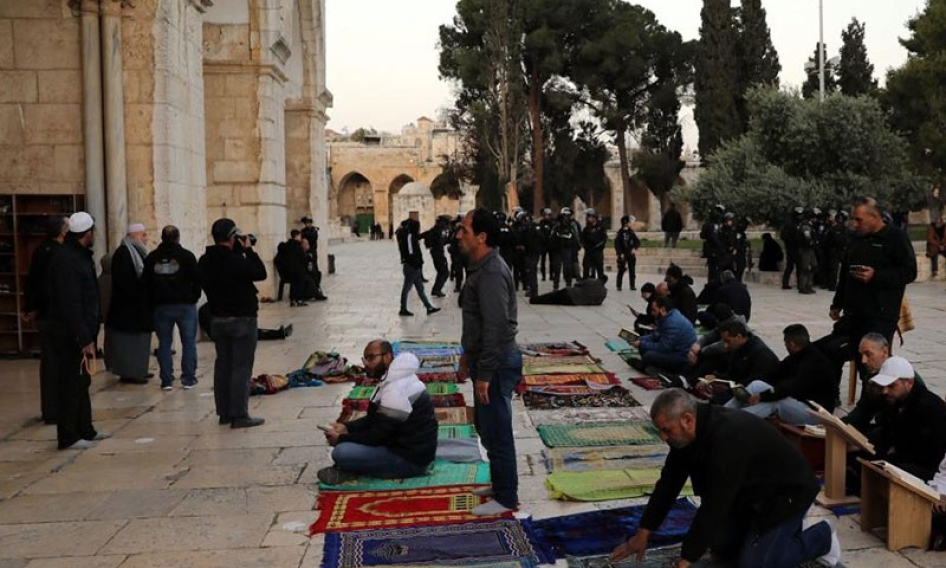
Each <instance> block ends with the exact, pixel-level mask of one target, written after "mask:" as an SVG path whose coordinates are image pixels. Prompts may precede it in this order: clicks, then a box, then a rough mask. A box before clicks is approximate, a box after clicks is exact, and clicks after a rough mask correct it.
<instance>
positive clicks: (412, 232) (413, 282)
mask: <svg viewBox="0 0 946 568" xmlns="http://www.w3.org/2000/svg"><path fill="white" fill-rule="evenodd" d="M419 233H420V223H418V222H417V220H416V219H405V220H404V222H403V223H401V226H400V228H398V230H397V232H396V233H395V236H396V237H397V248H398V250H399V251H400V253H401V267H402V270H403V272H404V285H403V286H401V311H400V312H399V313H398V315H400V316H412V315H414V314H413V313H412V312H410V311H408V309H407V295H408V294H410V292H411V288H412V287H413V288H414V289H416V290H417V295H418V296H419V297H420V301H421V302H422V303H423V304H424V307H425V308H427V315H430V314H435V313H437V312H439V311H440V308H436V307H434V305H433V304H431V303H430V300H428V299H427V294H425V293H424V253H423V252H421V250H420V244H419V243H418V242H417V241H418V235H419Z"/></svg>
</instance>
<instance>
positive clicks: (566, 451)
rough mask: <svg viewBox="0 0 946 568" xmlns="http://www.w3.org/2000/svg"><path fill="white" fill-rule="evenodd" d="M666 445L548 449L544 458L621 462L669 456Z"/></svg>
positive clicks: (544, 451)
mask: <svg viewBox="0 0 946 568" xmlns="http://www.w3.org/2000/svg"><path fill="white" fill-rule="evenodd" d="M668 451H669V448H668V447H667V446H666V445H665V444H659V445H649V446H603V447H600V448H546V449H544V450H542V456H543V457H544V458H546V459H550V460H560V461H598V460H621V459H627V458H648V457H653V456H664V455H667V452H668Z"/></svg>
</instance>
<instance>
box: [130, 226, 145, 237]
mask: <svg viewBox="0 0 946 568" xmlns="http://www.w3.org/2000/svg"><path fill="white" fill-rule="evenodd" d="M127 232H128V234H129V235H131V234H133V233H143V232H145V226H144V225H142V224H141V223H132V224H131V225H128V231H127Z"/></svg>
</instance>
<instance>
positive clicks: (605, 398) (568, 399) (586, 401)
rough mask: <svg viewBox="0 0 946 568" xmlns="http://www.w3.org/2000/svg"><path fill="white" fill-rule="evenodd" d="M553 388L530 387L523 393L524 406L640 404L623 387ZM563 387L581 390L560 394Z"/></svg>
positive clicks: (566, 406) (621, 405) (601, 406)
mask: <svg viewBox="0 0 946 568" xmlns="http://www.w3.org/2000/svg"><path fill="white" fill-rule="evenodd" d="M550 389H554V390H553V391H552V392H548V389H545V388H543V389H536V388H532V389H530V390H529V391H528V392H525V393H523V395H522V402H523V403H525V405H526V407H528V408H530V409H532V410H551V409H557V408H622V407H631V406H640V405H641V403H639V402H637V399H635V398H634V395H632V394H631V393H630V391H628V390H627V389H625V388H624V387H613V388H610V389H608V390H605V391H601V390H592V389H590V388H589V387H569V386H564V387H550ZM564 389H569V390H571V389H575V390H579V389H580V390H581V391H582V392H569V393H567V394H560V393H559V392H554V391H560V390H564Z"/></svg>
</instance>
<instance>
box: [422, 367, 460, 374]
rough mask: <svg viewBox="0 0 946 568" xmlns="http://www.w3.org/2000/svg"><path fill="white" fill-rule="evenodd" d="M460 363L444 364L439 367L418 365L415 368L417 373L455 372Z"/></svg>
mask: <svg viewBox="0 0 946 568" xmlns="http://www.w3.org/2000/svg"><path fill="white" fill-rule="evenodd" d="M459 368H460V365H444V366H439V367H420V368H419V369H417V373H416V374H417V375H430V374H432V373H456V372H457V371H458V370H459Z"/></svg>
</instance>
